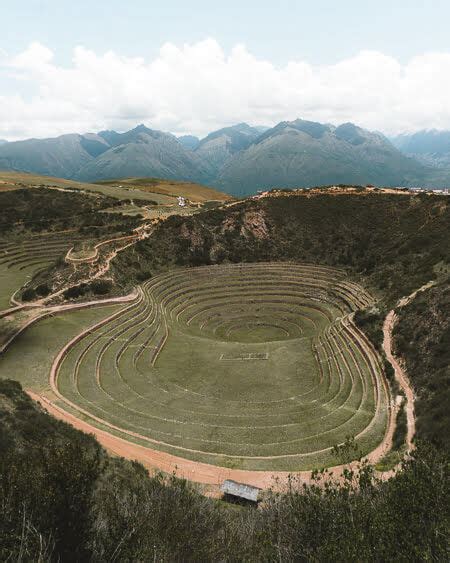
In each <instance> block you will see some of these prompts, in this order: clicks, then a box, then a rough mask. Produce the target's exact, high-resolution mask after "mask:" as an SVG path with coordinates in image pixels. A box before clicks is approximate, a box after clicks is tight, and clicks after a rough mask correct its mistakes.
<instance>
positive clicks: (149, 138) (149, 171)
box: [74, 125, 211, 182]
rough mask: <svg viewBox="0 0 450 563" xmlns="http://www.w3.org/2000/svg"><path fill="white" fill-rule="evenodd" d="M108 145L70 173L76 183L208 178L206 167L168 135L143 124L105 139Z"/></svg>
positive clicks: (208, 173) (174, 138)
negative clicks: (128, 178) (122, 179)
mask: <svg viewBox="0 0 450 563" xmlns="http://www.w3.org/2000/svg"><path fill="white" fill-rule="evenodd" d="M108 139H109V140H110V143H111V146H110V147H109V148H108V149H107V150H106V151H105V152H103V153H102V154H101V155H100V156H98V157H97V158H96V159H94V160H92V161H90V162H87V163H86V164H85V165H84V166H82V167H80V168H79V170H78V171H77V172H76V173H75V174H74V177H76V178H77V179H79V180H85V181H86V180H88V181H92V180H103V179H108V178H120V177H131V176H137V177H154V176H155V177H160V178H170V179H175V180H190V181H195V182H202V181H203V182H204V181H207V180H208V179H209V178H210V177H211V171H210V167H209V166H208V164H207V163H205V162H204V161H203V160H202V159H201V158H199V157H198V156H197V155H196V154H194V153H193V152H192V151H189V150H187V149H185V148H184V147H183V145H182V144H181V143H180V142H179V141H178V140H177V138H176V137H174V136H173V135H171V134H169V133H163V132H161V131H155V130H153V129H149V128H147V127H145V126H144V125H139V126H138V127H136V128H135V129H132V130H131V131H128V132H127V133H123V134H121V135H116V136H114V138H112V136H111V135H109V136H108Z"/></svg>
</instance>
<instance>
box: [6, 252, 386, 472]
mask: <svg viewBox="0 0 450 563" xmlns="http://www.w3.org/2000/svg"><path fill="white" fill-rule="evenodd" d="M370 302H371V298H370V296H369V295H368V294H367V293H366V292H365V291H364V290H363V289H362V288H361V287H359V286H357V285H355V284H353V283H351V282H349V281H348V279H346V278H345V276H344V274H343V273H342V272H340V271H338V270H333V269H331V268H324V267H317V266H307V265H294V264H273V263H271V264H258V265H235V266H213V267H202V268H194V269H189V270H174V271H172V272H169V273H167V274H162V275H160V276H156V277H154V278H152V279H151V280H150V281H149V282H146V284H144V286H142V290H141V293H140V297H139V298H138V299H137V300H136V302H135V303H133V304H132V305H130V306H128V307H124V308H123V309H122V313H121V314H120V315H119V316H118V317H116V318H115V319H114V320H112V321H111V322H109V323H107V324H106V325H103V326H101V327H99V328H98V329H95V330H92V331H91V332H89V333H88V334H86V335H85V337H83V338H82V339H81V340H79V341H78V342H77V343H76V344H75V345H74V346H72V347H71V348H70V349H69V350H68V351H67V354H66V355H65V357H64V359H63V362H62V364H61V365H60V368H59V371H58V375H57V387H58V390H59V392H60V393H61V394H62V396H63V397H64V398H65V400H66V399H67V400H68V401H71V402H72V403H74V404H75V405H77V408H79V409H80V411H79V412H78V414H79V416H82V417H85V415H84V414H81V410H84V411H87V412H89V413H91V414H92V415H93V416H96V417H98V419H100V420H103V421H105V422H108V423H110V424H113V425H114V426H115V429H113V430H112V432H113V433H115V434H117V435H122V436H123V437H126V438H127V439H129V440H132V441H134V442H137V443H140V444H144V445H147V446H150V447H154V448H157V449H161V450H163V451H167V452H170V453H173V454H175V455H180V456H182V457H187V458H190V459H194V460H199V461H204V462H208V463H213V464H216V465H223V466H228V467H239V468H246V469H261V470H263V469H272V470H276V469H280V470H282V469H285V470H299V469H309V468H313V467H317V466H321V465H331V464H335V463H336V462H337V461H338V460H337V459H335V458H334V457H333V454H332V451H331V449H332V446H333V445H334V444H336V443H340V442H342V441H344V440H345V438H346V436H348V435H354V436H356V440H357V442H358V445H359V447H360V449H361V451H362V452H363V453H367V452H368V451H370V450H371V449H373V448H374V447H375V446H376V445H377V444H378V443H379V442H380V441H381V439H382V437H383V434H384V431H385V426H386V420H387V419H386V416H387V415H386V404H387V397H386V394H385V391H384V387H383V385H382V383H381V372H380V368H379V363H378V358H377V356H376V354H375V352H374V351H373V350H372V349H371V348H370V346H369V345H368V344H367V342H365V341H364V338H363V336H362V334H361V333H359V331H358V330H357V329H356V327H355V326H354V325H353V323H352V322H351V317H350V316H349V315H350V314H351V312H352V311H353V310H355V309H357V308H359V307H363V306H366V305H367V304H368V303H370ZM105 316H106V315H105V312H104V310H102V311H100V310H93V311H89V312H88V311H86V312H83V313H80V312H79V313H73V314H67V315H64V316H61V318H55V319H47V320H45V321H42V322H40V323H39V324H38V325H36V326H34V327H33V328H31V329H30V330H29V331H28V332H27V333H26V334H25V335H23V336H22V337H20V339H19V340H18V341H17V343H16V344H14V345H13V347H12V348H11V349H10V351H9V352H8V353H7V354H6V356H5V357H4V358H3V360H2V362H1V363H0V370H1V371H2V373H5V372H9V373H11V377H14V378H16V379H18V380H19V381H22V382H23V383H24V384H25V385H26V386H27V385H28V386H29V385H31V386H33V387H35V388H36V389H37V390H40V391H42V390H43V389H46V388H47V387H48V369H49V365H50V364H49V362H50V360H49V358H48V357H54V355H55V354H56V351H57V350H58V348H60V347H61V346H62V345H63V344H64V343H65V342H66V341H67V340H69V338H70V335H74V334H76V332H77V330H81V328H82V327H83V326H86V325H87V324H88V322H89V321H91V322H94V320H95V319H101V318H104V317H105ZM77 327H78V329H77ZM39 342H41V343H42V342H44V343H45V344H44V346H41V349H39V350H38V346H39ZM19 350H20V351H21V354H17V351H19ZM44 356H45V358H46V359H44ZM27 366H28V367H27ZM65 408H68V409H69V410H72V411H73V407H68V406H67V405H66V407H65ZM75 410H76V409H75ZM91 422H93V423H94V424H96V425H99V426H100V427H102V426H103V425H102V424H101V422H100V421H99V420H98V421H92V420H91Z"/></svg>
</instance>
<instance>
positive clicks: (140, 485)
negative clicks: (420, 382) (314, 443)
mask: <svg viewBox="0 0 450 563" xmlns="http://www.w3.org/2000/svg"><path fill="white" fill-rule="evenodd" d="M0 454H1V455H0V505H1V513H2V518H1V519H0V558H1V559H2V560H4V561H6V560H21V561H149V560H150V561H151V560H154V561H218V560H220V561H272V560H273V561H274V560H278V561H293V560H295V561H330V560H335V561H349V560H358V561H422V560H430V561H443V560H445V559H446V554H447V548H448V535H447V534H448V524H449V506H450V498H449V488H448V458H446V457H445V456H444V455H443V454H442V453H440V452H439V451H437V450H434V449H433V448H432V447H431V446H426V445H419V447H418V448H417V450H416V452H414V454H413V457H412V458H411V459H410V460H408V461H406V462H405V463H404V467H403V471H401V472H400V473H398V474H397V475H396V476H395V477H393V478H392V479H391V480H389V481H387V482H384V483H382V482H378V481H377V480H376V479H374V476H373V473H372V468H370V467H362V468H361V470H360V471H359V472H358V473H357V474H355V475H353V474H351V473H348V474H346V477H345V478H344V479H343V480H342V482H341V483H335V484H329V485H327V486H325V487H321V486H313V487H309V488H306V487H302V486H300V485H299V484H297V483H295V482H293V483H292V486H291V488H290V490H289V491H287V492H285V493H283V494H276V493H268V494H267V497H266V499H265V500H264V501H263V503H262V504H261V505H260V507H259V509H254V508H239V509H236V508H229V507H228V506H227V505H225V504H223V503H221V502H219V501H215V500H212V499H208V498H205V497H204V496H202V495H201V494H199V492H198V490H197V489H196V488H195V486H193V485H191V484H189V483H187V482H186V481H184V480H179V479H177V478H175V477H173V476H163V475H154V476H149V475H148V474H147V472H146V470H145V469H144V468H143V467H142V466H141V465H139V464H137V463H132V462H128V461H125V460H122V459H114V458H111V457H109V456H108V455H107V454H106V453H105V452H104V451H103V450H102V448H101V447H100V446H99V444H98V443H97V442H96V441H95V440H94V439H93V438H92V437H90V436H87V435H85V434H83V433H81V432H78V431H77V430H75V429H73V428H72V427H71V426H68V425H67V424H65V423H62V422H60V421H57V420H55V419H54V418H52V417H50V416H49V415H47V414H46V413H45V412H43V411H42V410H41V409H40V408H38V407H37V406H36V405H35V404H34V403H33V402H32V401H31V399H29V398H28V396H27V395H25V394H24V393H23V391H22V390H21V388H20V385H19V384H18V383H16V382H13V381H8V380H0ZM318 478H319V481H320V475H319V476H318ZM356 483H358V487H356V488H355V487H354V485H355V484H356Z"/></svg>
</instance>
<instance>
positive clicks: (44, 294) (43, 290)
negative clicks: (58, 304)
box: [36, 283, 50, 297]
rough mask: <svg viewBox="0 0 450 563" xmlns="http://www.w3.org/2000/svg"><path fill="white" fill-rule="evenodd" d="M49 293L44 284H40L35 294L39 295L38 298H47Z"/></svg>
mask: <svg viewBox="0 0 450 563" xmlns="http://www.w3.org/2000/svg"><path fill="white" fill-rule="evenodd" d="M49 293H50V288H49V287H48V285H47V284H46V283H41V284H40V285H38V286H37V287H36V294H37V295H39V297H47V295H48V294H49Z"/></svg>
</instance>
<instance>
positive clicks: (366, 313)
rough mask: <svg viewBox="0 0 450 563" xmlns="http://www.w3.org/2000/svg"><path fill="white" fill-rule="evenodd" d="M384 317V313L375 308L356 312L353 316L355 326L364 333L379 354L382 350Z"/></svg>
mask: <svg viewBox="0 0 450 563" xmlns="http://www.w3.org/2000/svg"><path fill="white" fill-rule="evenodd" d="M385 317H386V311H380V310H379V309H377V308H371V309H364V310H358V311H356V312H355V316H354V320H355V324H356V326H358V327H359V328H360V329H361V330H362V331H364V332H365V334H366V335H367V337H368V338H369V340H370V341H371V342H372V343H373V344H374V346H375V347H376V348H377V350H378V351H379V352H380V351H381V350H382V348H383V321H384V318H385Z"/></svg>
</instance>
